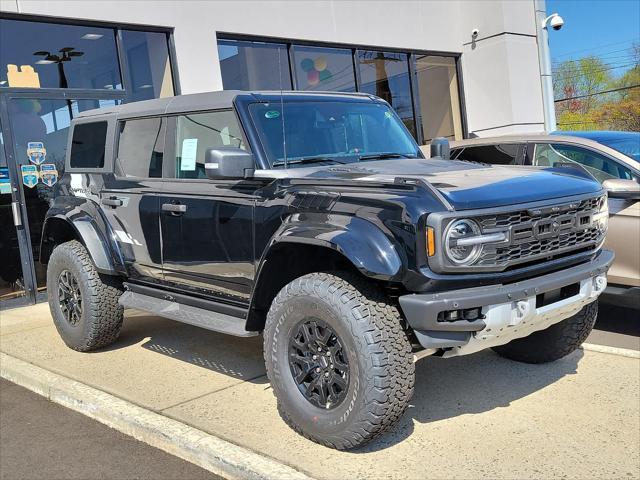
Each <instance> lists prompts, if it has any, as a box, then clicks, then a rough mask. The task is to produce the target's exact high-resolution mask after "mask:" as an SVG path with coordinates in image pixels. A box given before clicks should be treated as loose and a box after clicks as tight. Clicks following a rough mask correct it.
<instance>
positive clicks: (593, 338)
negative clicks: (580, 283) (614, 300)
mask: <svg viewBox="0 0 640 480" xmlns="http://www.w3.org/2000/svg"><path fill="white" fill-rule="evenodd" d="M587 342H588V343H594V344H596V345H604V346H607V347H617V348H626V349H630V350H636V351H637V350H640V310H632V309H629V308H623V307H619V306H616V305H612V304H607V303H604V302H600V305H599V306H598V320H597V321H596V325H595V327H594V329H593V332H591V335H589V338H587Z"/></svg>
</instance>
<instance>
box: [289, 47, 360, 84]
mask: <svg viewBox="0 0 640 480" xmlns="http://www.w3.org/2000/svg"><path fill="white" fill-rule="evenodd" d="M293 58H294V62H295V64H296V65H295V72H296V81H297V89H298V90H318V91H338V92H355V90H356V78H355V72H354V71H353V57H352V56H351V50H349V49H346V48H321V47H306V46H300V45H295V46H294V47H293Z"/></svg>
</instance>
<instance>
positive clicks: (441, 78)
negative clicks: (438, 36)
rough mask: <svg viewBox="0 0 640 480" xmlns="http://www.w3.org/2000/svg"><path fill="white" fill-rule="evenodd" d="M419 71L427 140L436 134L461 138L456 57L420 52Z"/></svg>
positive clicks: (437, 135) (417, 68)
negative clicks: (421, 53) (428, 54)
mask: <svg viewBox="0 0 640 480" xmlns="http://www.w3.org/2000/svg"><path fill="white" fill-rule="evenodd" d="M416 74H417V77H418V93H419V97H420V100H419V105H420V114H421V117H422V133H423V135H424V141H425V142H426V143H428V142H429V141H430V140H432V139H434V138H436V137H446V138H449V139H452V140H460V139H462V120H461V116H460V99H459V96H458V76H457V73H456V61H455V59H454V58H451V57H436V56H427V55H424V56H417V57H416Z"/></svg>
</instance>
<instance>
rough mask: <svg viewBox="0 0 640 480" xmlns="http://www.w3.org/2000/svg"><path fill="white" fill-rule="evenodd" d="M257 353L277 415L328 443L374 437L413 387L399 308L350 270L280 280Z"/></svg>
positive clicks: (349, 444) (345, 444) (352, 443)
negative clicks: (283, 282) (261, 348)
mask: <svg viewBox="0 0 640 480" xmlns="http://www.w3.org/2000/svg"><path fill="white" fill-rule="evenodd" d="M264 355H265V362H266V366H267V375H268V377H269V380H270V382H271V386H272V388H273V391H274V394H275V395H276V398H277V400H278V411H279V413H280V416H281V417H282V419H283V420H284V421H285V422H286V423H287V424H288V425H289V426H290V427H291V428H293V429H294V430H295V431H297V432H298V433H300V434H301V435H303V436H305V437H306V438H309V439H310V440H313V441H314V442H317V443H320V444H322V445H325V446H328V447H332V448H337V449H340V450H345V449H350V448H354V447H357V446H360V445H363V444H365V443H367V442H369V441H370V440H372V439H373V438H375V437H377V436H379V435H380V434H382V433H383V432H385V431H386V430H388V429H389V428H390V427H391V426H392V425H393V424H394V423H395V422H396V421H397V420H398V419H399V418H400V416H401V415H402V414H403V413H404V411H405V409H406V408H407V405H408V403H409V400H410V399H411V396H412V394H413V384H414V376H415V374H414V364H413V356H412V354H411V345H410V343H409V340H408V339H407V336H406V334H405V332H404V330H403V329H402V325H401V316H400V313H399V311H398V309H397V308H396V307H395V306H394V305H392V304H390V303H389V302H388V300H387V298H386V297H385V296H384V295H383V293H382V292H381V291H379V290H378V289H376V288H375V287H374V286H373V285H371V284H369V283H367V282H365V281H364V280H362V279H360V278H358V277H355V276H343V275H340V276H338V275H333V274H329V273H312V274H309V275H305V276H303V277H300V278H298V279H296V280H294V281H292V282H291V283H289V284H288V285H286V286H285V287H284V288H283V289H282V290H281V291H280V293H278V295H277V296H276V298H275V299H274V301H273V303H272V305H271V308H270V310H269V313H268V314H267V321H266V325H265V331H264Z"/></svg>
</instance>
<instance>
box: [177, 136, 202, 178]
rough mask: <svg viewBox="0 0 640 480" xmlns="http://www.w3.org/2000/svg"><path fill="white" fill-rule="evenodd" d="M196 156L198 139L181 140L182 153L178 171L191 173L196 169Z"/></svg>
mask: <svg viewBox="0 0 640 480" xmlns="http://www.w3.org/2000/svg"><path fill="white" fill-rule="evenodd" d="M197 154H198V139H197V138H185V139H184V140H182V153H181V155H180V170H181V171H183V172H193V171H194V170H195V169H196V155H197Z"/></svg>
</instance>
